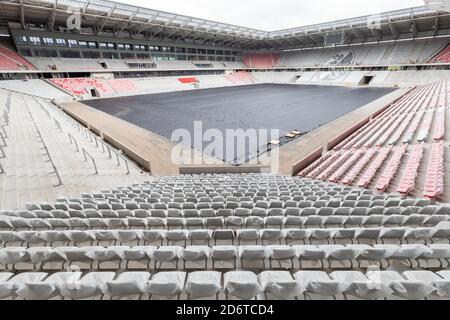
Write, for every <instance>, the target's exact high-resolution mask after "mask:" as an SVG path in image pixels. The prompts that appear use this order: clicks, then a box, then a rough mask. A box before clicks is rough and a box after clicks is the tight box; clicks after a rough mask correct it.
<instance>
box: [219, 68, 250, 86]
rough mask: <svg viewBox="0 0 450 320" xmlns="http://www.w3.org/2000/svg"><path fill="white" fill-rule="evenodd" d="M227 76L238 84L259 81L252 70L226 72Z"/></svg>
mask: <svg viewBox="0 0 450 320" xmlns="http://www.w3.org/2000/svg"><path fill="white" fill-rule="evenodd" d="M225 78H226V79H227V80H228V81H230V82H231V83H233V84H236V85H243V84H253V83H256V82H257V81H256V79H255V78H254V77H253V75H252V74H251V73H250V72H244V71H239V72H234V73H230V74H226V75H225Z"/></svg>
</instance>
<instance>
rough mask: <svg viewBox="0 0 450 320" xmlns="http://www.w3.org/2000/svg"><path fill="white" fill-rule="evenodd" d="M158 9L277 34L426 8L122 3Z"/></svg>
mask: <svg viewBox="0 0 450 320" xmlns="http://www.w3.org/2000/svg"><path fill="white" fill-rule="evenodd" d="M118 1H119V2H122V3H128V4H132V5H137V6H141V7H146V8H150V9H155V10H162V11H168V12H172V13H178V14H184V15H188V16H193V17H197V18H203V19H208V20H215V21H219V22H224V23H230V24H237V25H240V26H244V27H251V28H256V29H262V30H265V31H274V30H280V29H286V28H292V27H300V26H304V25H309V24H314V23H320V22H327V21H332V20H337V19H344V18H351V17H356V16H361V15H368V14H375V13H379V12H384V11H390V10H396V9H404V8H409V7H415V6H421V5H423V1H422V0H314V1H310V0H151V1H149V0H118Z"/></svg>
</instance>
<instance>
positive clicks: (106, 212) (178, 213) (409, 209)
mask: <svg viewBox="0 0 450 320" xmlns="http://www.w3.org/2000/svg"><path fill="white" fill-rule="evenodd" d="M337 203H339V202H337ZM369 203H370V202H369ZM305 204H306V203H305ZM309 205H310V204H309V203H308V205H305V206H302V207H301V208H299V207H297V206H294V207H286V208H270V209H265V208H261V207H256V208H253V209H250V208H243V207H241V208H236V209H224V208H221V209H211V208H207V209H175V208H167V207H164V208H161V209H137V208H130V209H126V208H120V209H117V210H112V209H99V210H98V209H81V210H78V209H69V210H67V211H65V210H55V209H53V210H51V211H45V210H35V211H11V212H10V211H5V212H3V213H1V215H0V218H1V219H0V221H3V220H7V219H11V218H26V219H55V218H57V219H70V218H80V219H93V218H105V219H110V218H113V219H114V218H133V217H136V218H151V217H153V218H164V219H165V218H215V217H223V218H227V217H243V218H245V217H251V216H253V217H261V218H266V217H309V216H316V215H317V216H324V217H328V216H372V215H386V216H391V215H404V216H408V215H411V214H420V215H449V214H450V206H445V205H441V206H439V205H431V206H423V207H420V206H398V205H397V206H383V205H377V206H370V205H366V206H365V205H364V203H361V205H359V206H344V207H339V206H337V207H333V206H330V205H329V206H323V207H311V206H309Z"/></svg>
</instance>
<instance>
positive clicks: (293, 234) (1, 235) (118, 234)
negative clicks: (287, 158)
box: [0, 220, 450, 246]
mask: <svg viewBox="0 0 450 320" xmlns="http://www.w3.org/2000/svg"><path fill="white" fill-rule="evenodd" d="M322 221H323V220H318V221H317V222H316V223H317V224H319V223H323V222H322ZM104 223H105V225H104V226H105V227H108V226H107V225H106V222H104ZM99 224H101V223H99ZM449 237H450V224H449V222H448V221H443V222H440V223H438V224H437V225H436V226H434V227H414V228H411V227H392V228H389V227H378V228H309V229H299V228H296V229H239V230H237V231H235V230H229V229H217V230H212V229H195V230H186V229H173V230H164V229H153V230H141V229H136V230H121V229H116V230H105V229H101V230H46V231H40V230H26V231H0V243H2V244H3V246H6V245H8V243H19V244H24V245H28V246H29V245H31V244H51V243H53V242H64V243H67V242H75V243H84V242H91V243H92V242H95V241H97V242H100V241H109V242H114V243H127V242H140V241H142V242H143V243H154V242H160V243H161V244H162V243H163V241H166V242H167V243H168V244H170V243H177V242H184V243H185V244H186V243H187V241H191V243H193V242H195V241H200V242H203V243H208V244H209V243H210V242H211V241H212V240H214V241H215V242H216V243H217V241H220V240H228V241H230V242H234V241H235V239H237V241H238V243H240V242H255V243H259V242H261V243H263V244H264V242H266V243H267V242H268V243H280V244H281V243H282V242H285V243H292V242H298V241H302V242H304V243H305V242H306V241H310V242H313V241H328V242H330V241H336V240H347V241H348V242H353V241H358V242H364V241H368V242H371V241H374V242H378V241H379V242H383V241H385V240H392V241H397V242H402V241H403V240H408V241H425V242H433V241H434V240H444V241H445V240H448V238H449Z"/></svg>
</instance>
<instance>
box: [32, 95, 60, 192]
mask: <svg viewBox="0 0 450 320" xmlns="http://www.w3.org/2000/svg"><path fill="white" fill-rule="evenodd" d="M24 102H25V106H26V107H27V110H28V114H29V115H30V118H31V120H32V121H33V124H34V128H35V129H36V132H37V133H38V136H39V139H41V143H42V145H43V146H44V150H45V152H46V153H47V156H48V159H49V160H50V163H51V165H52V167H53V172H51V173H50V174H52V173H54V174H55V175H56V177H57V178H58V184H56V185H54V187H58V186H61V185H62V184H63V183H62V180H61V176H60V175H59V172H58V169H57V168H56V166H55V163H54V162H53V159H52V156H51V154H50V152H49V151H48V148H47V146H46V145H45V142H44V139H43V138H42V134H41V131H40V130H39V128H38V126H37V124H36V121H34V118H33V115H32V114H31V111H30V107H29V106H28V103H27V102H26V101H25V99H24Z"/></svg>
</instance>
